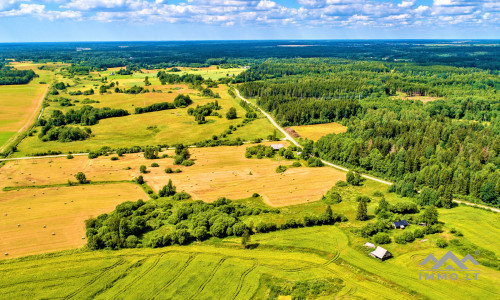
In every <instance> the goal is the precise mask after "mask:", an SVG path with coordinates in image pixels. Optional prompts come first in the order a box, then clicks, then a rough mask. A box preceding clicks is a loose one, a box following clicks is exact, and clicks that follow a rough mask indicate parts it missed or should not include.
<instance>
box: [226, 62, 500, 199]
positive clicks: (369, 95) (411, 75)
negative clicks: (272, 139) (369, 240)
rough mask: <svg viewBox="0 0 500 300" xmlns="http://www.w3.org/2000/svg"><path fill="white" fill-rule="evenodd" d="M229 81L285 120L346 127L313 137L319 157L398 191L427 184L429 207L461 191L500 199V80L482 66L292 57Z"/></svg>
mask: <svg viewBox="0 0 500 300" xmlns="http://www.w3.org/2000/svg"><path fill="white" fill-rule="evenodd" d="M235 82H243V83H242V84H241V85H240V86H239V87H238V88H239V89H240V91H241V92H242V93H243V94H244V95H245V96H248V97H257V103H258V104H259V105H260V106H261V107H263V108H264V109H265V110H267V111H269V112H271V113H272V114H273V115H274V116H275V117H276V119H277V120H278V122H280V123H281V124H282V125H284V126H290V125H300V124H314V123H325V122H329V121H340V122H341V123H343V124H344V125H347V126H348V130H347V132H346V133H342V134H337V135H335V134H330V135H327V136H325V137H323V138H321V139H320V140H319V141H317V142H316V143H315V145H314V147H315V152H316V154H317V155H319V156H320V157H321V158H323V159H326V160H329V161H332V162H336V163H340V164H342V165H346V166H349V167H354V168H357V169H358V170H360V171H362V172H369V173H372V174H375V175H377V176H380V177H383V178H387V179H390V180H393V181H396V182H397V184H395V185H394V187H393V191H395V192H398V193H400V194H402V195H404V196H410V197H416V196H417V190H420V189H422V188H423V187H426V188H427V189H426V195H431V197H430V198H432V200H429V199H426V200H425V202H429V201H431V202H432V203H431V204H436V205H440V204H441V203H442V202H441V200H439V198H440V197H448V198H450V197H452V195H462V196H468V197H471V198H473V199H481V200H482V201H483V202H485V203H487V204H492V205H500V169H499V167H500V95H499V93H498V91H499V90H500V80H499V78H498V76H497V75H494V74H492V73H491V72H490V71H484V70H479V69H474V68H455V67H447V66H427V67H422V66H418V65H414V64H408V63H385V62H353V61H346V60H336V59H292V60H269V61H267V62H265V63H263V64H260V65H258V66H255V67H252V68H251V69H250V70H248V71H246V72H244V73H242V74H241V75H239V76H237V77H236V78H235ZM422 97H427V99H430V101H429V102H427V103H425V104H424V103H423V102H421V101H419V99H422ZM405 98H406V99H405ZM420 198H422V197H420ZM427 204H428V203H427Z"/></svg>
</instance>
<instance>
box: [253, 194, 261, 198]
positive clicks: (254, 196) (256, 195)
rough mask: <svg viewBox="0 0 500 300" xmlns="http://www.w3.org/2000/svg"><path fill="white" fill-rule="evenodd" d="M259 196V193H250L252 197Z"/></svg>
mask: <svg viewBox="0 0 500 300" xmlns="http://www.w3.org/2000/svg"><path fill="white" fill-rule="evenodd" d="M259 196H260V195H259V194H257V193H253V194H252V197H253V198H257V197H259Z"/></svg>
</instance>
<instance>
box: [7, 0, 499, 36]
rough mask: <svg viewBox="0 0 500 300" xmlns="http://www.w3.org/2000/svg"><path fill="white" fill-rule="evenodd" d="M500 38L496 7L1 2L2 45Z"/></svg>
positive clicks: (231, 0) (308, 0) (389, 2)
mask: <svg viewBox="0 0 500 300" xmlns="http://www.w3.org/2000/svg"><path fill="white" fill-rule="evenodd" d="M422 38H424V39H427V38H428V39H498V38H500V1H498V0H477V1H471V0H290V1H288V0H275V1H271V0H256V1H254V0H249V1H244V0H172V1H167V0H0V42H47V41H123V40H127V41H133V40H207V39H208V40H244V39H422Z"/></svg>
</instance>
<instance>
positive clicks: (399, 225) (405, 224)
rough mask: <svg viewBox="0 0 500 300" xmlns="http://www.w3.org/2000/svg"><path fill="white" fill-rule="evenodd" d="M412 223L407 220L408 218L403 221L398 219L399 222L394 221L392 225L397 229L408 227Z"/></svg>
mask: <svg viewBox="0 0 500 300" xmlns="http://www.w3.org/2000/svg"><path fill="white" fill-rule="evenodd" d="M409 225H410V224H408V222H406V220H401V221H397V222H394V223H392V227H394V228H396V229H404V228H405V227H408V226H409Z"/></svg>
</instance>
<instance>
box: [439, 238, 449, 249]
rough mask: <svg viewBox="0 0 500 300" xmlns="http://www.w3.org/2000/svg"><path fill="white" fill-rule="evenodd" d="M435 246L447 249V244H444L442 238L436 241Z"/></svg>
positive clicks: (444, 241)
mask: <svg viewBox="0 0 500 300" xmlns="http://www.w3.org/2000/svg"><path fill="white" fill-rule="evenodd" d="M436 246H438V247H439V248H446V247H448V243H447V242H446V240H445V239H443V238H439V239H438V240H437V241H436Z"/></svg>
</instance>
